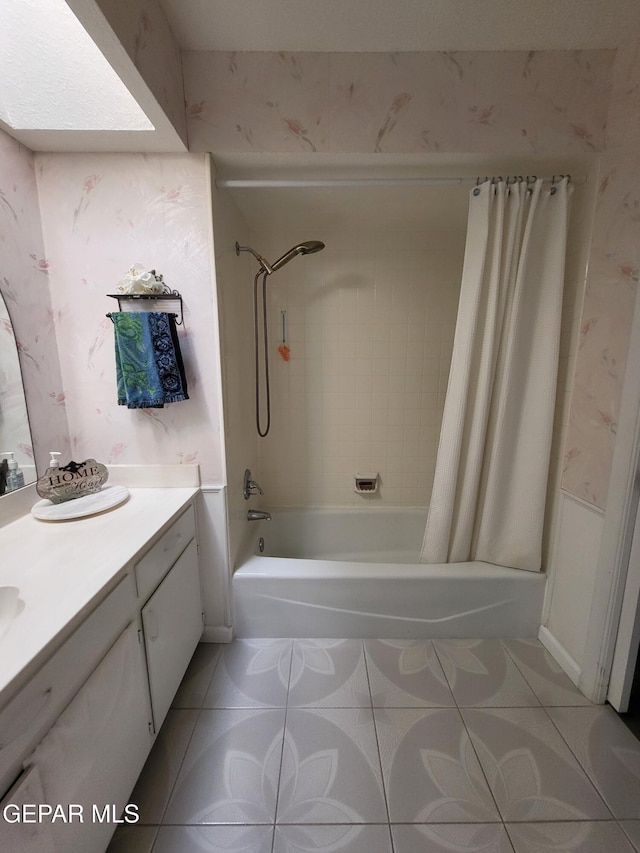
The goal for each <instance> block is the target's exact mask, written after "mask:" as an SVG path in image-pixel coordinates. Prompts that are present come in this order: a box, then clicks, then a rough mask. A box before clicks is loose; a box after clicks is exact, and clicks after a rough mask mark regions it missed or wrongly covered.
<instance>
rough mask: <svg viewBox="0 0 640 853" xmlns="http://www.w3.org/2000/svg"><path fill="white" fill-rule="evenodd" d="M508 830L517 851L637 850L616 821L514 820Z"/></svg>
mask: <svg viewBox="0 0 640 853" xmlns="http://www.w3.org/2000/svg"><path fill="white" fill-rule="evenodd" d="M507 830H508V832H509V835H510V837H511V841H512V843H513V847H514V850H515V853H541V851H545V853H546V851H549V853H551V851H554V850H555V851H565V850H571V851H576V853H603V851H605V850H611V851H614V850H615V853H634V848H633V846H632V845H631V844H630V843H629V841H628V840H627V839H626V838H625V835H624V833H623V831H622V830H621V829H620V827H619V826H618V824H617V823H615V822H614V821H597V822H582V821H579V822H575V821H567V822H562V823H510V824H507Z"/></svg>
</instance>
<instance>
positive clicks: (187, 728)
mask: <svg viewBox="0 0 640 853" xmlns="http://www.w3.org/2000/svg"><path fill="white" fill-rule="evenodd" d="M197 720H198V713H197V711H188V710H175V709H173V708H172V709H170V710H169V713H168V714H167V716H166V719H165V721H164V724H163V726H162V728H161V729H160V732H159V733H158V737H157V738H156V742H155V744H154V748H153V750H152V752H151V753H150V755H149V758H148V759H147V762H146V764H145V766H144V768H143V770H142V773H141V774H140V777H139V778H138V781H137V783H136V787H135V788H134V789H133V793H132V795H131V802H132V803H135V804H136V805H137V806H138V814H139V815H140V823H141V824H158V823H160V821H161V820H162V815H163V814H164V810H165V808H166V807H167V803H168V802H169V797H170V796H171V791H172V790H173V786H174V785H175V782H176V779H177V778H178V772H179V770H180V765H181V764H182V759H183V758H184V756H185V753H186V751H187V747H188V746H189V741H190V740H191V736H192V734H193V730H194V728H195V725H196V722H197Z"/></svg>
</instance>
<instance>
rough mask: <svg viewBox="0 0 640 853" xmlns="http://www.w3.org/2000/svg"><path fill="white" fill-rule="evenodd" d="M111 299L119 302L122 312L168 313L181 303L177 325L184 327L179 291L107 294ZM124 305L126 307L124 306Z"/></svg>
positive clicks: (177, 315)
mask: <svg viewBox="0 0 640 853" xmlns="http://www.w3.org/2000/svg"><path fill="white" fill-rule="evenodd" d="M107 296H109V297H111V299H117V300H118V309H119V310H120V311H168V312H174V309H175V307H176V305H175V303H176V302H179V303H180V313H179V314H176V317H178V319H177V320H176V324H177V325H178V326H181V325H182V322H183V320H184V313H183V305H182V295H181V294H180V293H178V291H177V290H170V291H168V292H167V293H107ZM123 303H124V306H123Z"/></svg>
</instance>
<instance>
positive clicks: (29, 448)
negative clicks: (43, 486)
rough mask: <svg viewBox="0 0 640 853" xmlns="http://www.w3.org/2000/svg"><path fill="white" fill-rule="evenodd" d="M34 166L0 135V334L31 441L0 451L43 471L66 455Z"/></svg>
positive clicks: (27, 154)
mask: <svg viewBox="0 0 640 853" xmlns="http://www.w3.org/2000/svg"><path fill="white" fill-rule="evenodd" d="M33 161H34V156H33V154H32V153H31V151H29V150H28V149H26V148H25V147H24V146H22V145H20V144H19V143H18V142H16V141H15V140H14V139H12V138H11V137H10V136H8V135H7V134H6V133H4V132H2V131H0V291H2V295H3V296H4V299H5V302H6V305H7V309H8V312H9V315H10V316H11V321H12V326H13V330H12V331H11V330H9V329H8V328H7V327H6V326H3V327H2V328H0V334H2V335H3V336H6V337H7V338H9V337H12V336H13V335H15V342H16V344H17V347H18V352H19V355H20V366H21V369H22V376H23V380H24V385H25V388H26V397H27V405H28V408H29V415H30V423H31V434H32V439H33V444H32V443H31V442H30V441H28V440H27V441H24V442H20V446H18V447H15V448H14V447H6V448H5V447H2V448H0V450H15V452H16V459H18V460H19V462H20V464H21V465H25V464H29V462H33V461H34V460H35V461H36V462H37V464H39V465H40V466H43V465H44V464H45V462H46V460H48V458H49V456H48V451H49V450H60V451H61V452H62V453H65V454H68V453H69V452H70V441H69V429H68V426H67V417H66V406H65V400H66V394H65V390H64V385H63V382H62V376H61V372H60V364H59V361H58V351H57V346H56V339H55V328H54V326H55V316H54V309H53V307H52V303H51V296H50V292H49V275H50V271H51V269H50V262H49V259H48V257H47V254H46V252H45V249H44V243H43V238H42V228H41V223H40V213H39V209H38V196H37V190H36V180H35V173H34V166H33Z"/></svg>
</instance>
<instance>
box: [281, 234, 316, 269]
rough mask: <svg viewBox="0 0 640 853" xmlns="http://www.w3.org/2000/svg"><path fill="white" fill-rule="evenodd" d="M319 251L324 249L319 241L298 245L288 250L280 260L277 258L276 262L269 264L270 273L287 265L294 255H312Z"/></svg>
mask: <svg viewBox="0 0 640 853" xmlns="http://www.w3.org/2000/svg"><path fill="white" fill-rule="evenodd" d="M321 249H324V243H321V242H320V241H319V240H309V241H308V242H307V243H300V244H299V245H297V246H294V247H293V249H289V251H288V252H286V253H285V254H284V255H283V256H282V257H281V258H278V260H277V261H274V262H273V263H272V264H271V272H276V270H279V269H280V267H283V266H284V265H285V264H288V263H289V261H290V260H291V259H292V258H295V256H296V255H312V254H313V253H314V252H319V251H320V250H321Z"/></svg>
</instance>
